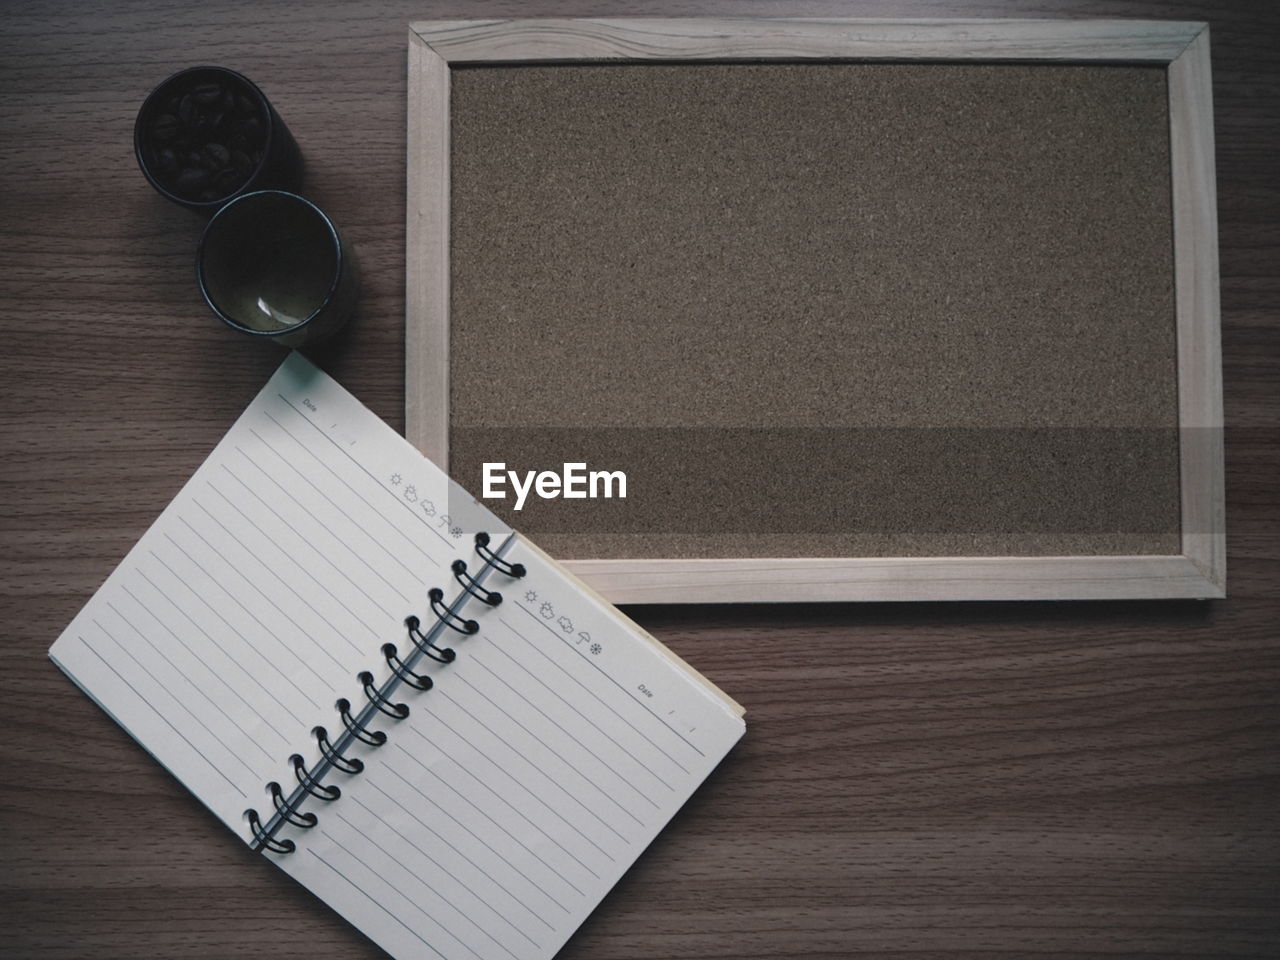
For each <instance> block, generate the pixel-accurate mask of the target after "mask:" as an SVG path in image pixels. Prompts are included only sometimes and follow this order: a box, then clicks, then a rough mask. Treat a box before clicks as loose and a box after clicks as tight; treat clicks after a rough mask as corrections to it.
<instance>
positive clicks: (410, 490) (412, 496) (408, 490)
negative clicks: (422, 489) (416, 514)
mask: <svg viewBox="0 0 1280 960" xmlns="http://www.w3.org/2000/svg"><path fill="white" fill-rule="evenodd" d="M404 498H405V499H406V500H408V501H409V502H410V503H413V502H414V501H415V500H417V499H418V488H417V487H415V486H414V485H413V484H412V483H411V484H409V485H408V486H407V487H405V488H404Z"/></svg>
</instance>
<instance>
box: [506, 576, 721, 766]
mask: <svg viewBox="0 0 1280 960" xmlns="http://www.w3.org/2000/svg"><path fill="white" fill-rule="evenodd" d="M516 606H517V607H518V608H519V609H521V610H523V611H524V612H525V613H527V614H528V615H529V616H530V617H531V618H532V619H533V621H534V622H535V623H537V624H538V626H540V627H542V628H543V629H544V630H546V631H547V632H548V633H550V634H551V636H553V637H555V638H556V639H557V640H558V641H560V643H562V644H564V645H565V646H566V647H568V648H569V649H570V650H572V651H573V652H574V653H575V654H577V655H578V658H579V659H581V660H582V662H583V663H587V664H590V665H591V666H592V667H594V668H595V669H596V670H597V671H598V672H599V674H600V675H601V676H602V677H604V678H605V679H607V680H608V681H609V682H610V683H612V684H613V685H614V686H615V687H617V688H618V689H619V690H621V691H622V692H623V693H625V694H626V695H627V697H628V698H629V699H630V700H631V702H632V703H636V704H639V706H640V707H641V708H642V709H643V710H644V712H645V713H647V714H648V715H649V716H651V717H653V719H655V720H657V721H658V723H660V724H662V727H663V729H664V730H669V731H671V732H672V733H674V734H675V735H676V736H677V737H679V738H680V739H681V740H682V741H683V742H684V743H686V744H688V745H689V747H691V748H692V749H693V750H694V751H695V752H696V753H697V754H698V756H700V757H705V756H706V754H705V753H703V752H702V751H701V750H699V749H698V745H697V744H696V743H694V742H693V741H692V740H690V739H689V738H688V737H686V736H685V735H684V734H683V733H681V732H680V731H679V730H677V729H676V728H675V727H673V726H671V724H669V723H667V721H666V720H664V719H662V717H660V716H659V715H658V714H656V713H654V712H653V708H652V707H650V706H649V705H648V704H647V703H645V702H644V701H643V700H641V699H640V698H639V697H637V696H636V695H635V694H634V693H633V692H632V691H630V690H628V689H627V688H626V687H624V686H623V685H622V684H620V683H619V682H618V681H617V680H616V679H614V678H613V677H612V676H611V675H610V674H609V672H608V671H607V670H605V669H604V667H602V666H600V664H598V663H593V662H592V661H591V660H590V659H589V658H588V657H587V655H586V654H584V653H583V652H582V651H581V650H579V649H578V648H577V647H576V646H574V645H573V644H571V643H569V641H568V640H566V639H565V638H564V637H563V636H561V635H560V634H558V633H556V632H555V631H554V630H552V629H551V628H550V627H549V626H547V624H546V623H545V622H543V621H542V620H540V619H539V618H538V617H537V616H535V615H534V613H533V611H532V610H530V609H529V608H528V607H526V606H525V605H524V604H522V603H520V602H519V601H516Z"/></svg>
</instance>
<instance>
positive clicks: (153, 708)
mask: <svg viewBox="0 0 1280 960" xmlns="http://www.w3.org/2000/svg"><path fill="white" fill-rule="evenodd" d="M77 637H78V639H79V640H80V642H81V643H82V644H84V646H85V649H87V650H88V651H89V652H90V653H92V654H93V655H94V656H95V657H97V658H98V659H99V660H101V661H102V665H103V666H104V667H106V668H107V669H108V670H110V671H111V672H112V673H114V674H115V675H116V677H117V678H118V679H119V680H120V682H121V683H123V684H124V685H125V686H126V687H128V688H129V689H130V690H131V691H133V695H134V696H135V697H137V698H138V699H139V700H141V701H142V702H143V703H145V704H146V705H147V706H148V707H150V708H151V712H152V713H154V714H155V715H156V716H157V717H159V718H160V719H161V720H162V721H164V724H165V726H167V727H168V728H169V729H170V730H172V731H173V732H174V733H176V734H177V735H178V736H179V737H181V738H182V742H183V743H185V744H186V745H187V746H189V747H190V748H191V749H192V750H194V751H195V753H196V755H197V756H199V757H200V759H201V760H203V761H204V762H205V763H207V764H208V765H209V768H210V769H211V770H213V772H214V773H216V774H217V775H218V776H220V777H221V778H222V779H223V780H225V781H227V783H228V784H230V786H231V788H232V789H233V790H235V792H236V793H238V794H240V796H242V797H245V798H246V799H248V797H247V795H246V794H245V792H244V791H243V790H241V789H240V787H239V785H238V784H237V783H236V782H235V781H234V780H232V779H231V778H230V777H228V776H227V775H226V774H225V773H224V772H223V771H222V768H221V767H219V766H218V765H217V764H216V763H214V762H213V761H212V760H210V759H209V758H208V757H207V756H206V755H205V753H204V751H203V750H201V749H200V748H199V747H197V746H196V745H195V744H194V743H192V742H191V741H190V740H189V739H187V736H186V734H184V733H183V732H182V731H181V730H179V729H178V728H177V727H175V726H174V725H173V723H172V722H170V720H169V718H168V717H166V716H165V715H164V714H163V713H161V712H160V711H159V710H158V709H156V706H155V704H153V703H152V702H151V701H150V700H148V699H147V698H146V697H144V696H143V695H142V694H141V693H139V692H138V688H137V687H135V686H134V685H133V684H132V683H130V682H129V681H128V679H127V678H126V677H125V676H124V675H123V674H122V673H120V671H119V670H117V669H116V668H115V667H113V666H112V665H111V664H110V663H109V662H108V661H107V659H106V657H104V656H103V655H102V654H100V653H99V652H98V651H97V650H96V649H94V646H93V644H91V643H90V642H89V641H88V640H86V639H85V638H84V636H83V635H80V634H77ZM122 649H123V648H122Z"/></svg>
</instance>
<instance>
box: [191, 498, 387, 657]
mask: <svg viewBox="0 0 1280 960" xmlns="http://www.w3.org/2000/svg"><path fill="white" fill-rule="evenodd" d="M205 482H206V485H207V486H208V487H209V489H210V490H212V491H213V492H214V493H217V494H218V495H219V496H222V497H223V499H224V500H225V499H226V497H225V496H224V495H223V494H222V492H221V491H220V490H218V489H217V488H216V487H215V486H214V485H213V484H212V482H210V481H205ZM191 502H192V503H194V504H195V505H196V506H197V507H199V508H200V509H201V510H203V511H204V512H205V515H206V516H208V518H209V519H210V520H212V521H213V522H214V523H216V524H217V525H218V526H219V527H221V528H222V530H223V532H224V533H226V535H227V536H229V537H230V538H231V539H232V540H234V541H235V542H236V543H237V544H239V545H240V549H242V550H243V551H244V552H245V553H246V554H247V555H248V556H250V557H252V558H253V559H254V560H255V561H256V562H257V564H258V566H259V567H261V568H262V569H263V570H265V571H266V572H268V573H270V574H271V575H272V576H273V577H275V578H276V582H277V583H279V584H280V585H281V586H282V587H284V588H285V589H286V590H288V591H289V592H290V593H291V594H293V596H294V598H295V599H296V600H297V601H298V603H300V604H302V605H303V606H304V607H306V608H307V609H308V610H310V611H311V612H312V613H313V614H315V615H316V616H317V617H318V618H319V619H320V620H322V621H323V622H324V624H325V626H327V627H328V628H329V629H330V630H332V631H333V633H334V635H335V636H337V637H341V638H342V639H343V640H345V641H346V642H347V645H348V646H350V647H351V648H352V649H353V650H355V651H356V652H357V653H358V654H360V655H361V656H364V655H366V654H367V653H368V651H367V650H364V649H362V648H361V647H360V645H359V644H357V643H356V642H355V641H354V640H352V639H351V638H350V637H348V636H347V635H346V633H344V632H343V631H342V630H339V629H338V627H337V625H336V624H335V623H334V622H333V621H332V620H330V619H329V618H328V617H327V616H325V614H324V613H323V612H322V611H321V610H319V609H317V607H316V605H315V604H313V603H312V602H311V601H310V600H308V599H307V598H306V597H304V596H303V595H302V594H301V593H299V592H298V589H297V588H296V587H295V586H294V585H293V584H291V583H290V582H289V581H288V580H286V579H284V577H282V576H280V573H279V572H278V571H277V570H275V569H274V568H273V567H272V566H271V564H269V563H267V562H266V561H265V560H263V559H262V556H261V554H259V553H258V552H257V551H255V550H253V549H252V548H251V547H249V546H248V544H246V543H245V542H244V541H243V540H241V539H240V538H239V537H237V536H236V535H235V534H234V533H233V532H232V531H231V530H230V529H228V528H227V527H226V525H225V524H223V522H222V521H221V520H219V519H218V518H217V517H216V516H214V514H213V512H212V511H210V510H209V508H208V507H206V506H205V505H204V504H203V503H201V502H200V501H199V500H196V499H194V498H192V501H191ZM241 516H244V514H241ZM182 519H183V522H184V523H186V518H185V517H184V518H182ZM245 520H246V521H248V522H249V523H251V524H252V523H253V521H252V520H249V518H248V517H245ZM188 526H190V524H188ZM254 529H255V530H258V527H257V525H256V524H254ZM258 532H259V533H260V534H262V536H264V537H266V534H265V533H263V532H262V531H261V530H258ZM201 539H204V538H203V537H202V538H201ZM205 542H206V543H207V542H208V541H205ZM273 545H274V542H273ZM277 549H279V548H278V547H277ZM218 555H219V556H222V554H221V553H219V554H218ZM223 560H224V561H226V557H223ZM227 562H229V561H227ZM254 588H255V589H258V588H257V585H256V584H255V585H254ZM258 592H259V593H262V591H261V590H258ZM263 597H264V599H266V600H267V602H268V603H270V604H271V605H272V606H273V607H275V608H276V609H277V610H279V611H280V613H281V615H283V616H284V618H285V619H286V620H293V617H291V616H290V615H289V614H287V613H285V612H284V611H283V610H281V609H280V607H279V605H278V604H277V603H276V602H275V601H274V600H271V599H270V598H269V597H266V595H265V594H263ZM308 637H310V634H308ZM326 652H328V651H326ZM329 657H330V659H334V658H333V655H332V654H329ZM335 662H336V660H335ZM338 666H339V667H343V665H342V664H338ZM343 669H345V667H344V668H343Z"/></svg>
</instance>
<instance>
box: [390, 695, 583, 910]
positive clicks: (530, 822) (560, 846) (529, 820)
mask: <svg viewBox="0 0 1280 960" xmlns="http://www.w3.org/2000/svg"><path fill="white" fill-rule="evenodd" d="M427 713H428V716H430V717H431V718H432V719H434V720H436V721H437V722H438V723H440V724H442V725H443V726H445V727H446V728H447V729H448V730H449V731H450V732H451V733H453V735H454V736H456V737H458V739H459V740H461V741H462V742H463V743H465V744H466V745H467V746H468V747H470V748H471V749H472V750H474V751H475V753H476V755H477V756H481V757H484V759H485V760H488V761H489V765H490V766H492V767H493V768H494V769H495V770H497V771H498V772H499V773H501V774H503V775H504V776H505V777H506V778H507V779H508V780H510V781H511V782H512V783H514V784H516V785H517V786H519V787H520V788H521V789H523V790H524V791H525V793H528V794H529V796H531V797H533V798H534V799H535V800H538V797H537V795H536V794H534V793H533V792H532V791H530V790H529V788H528V787H526V786H525V785H524V784H522V783H521V782H520V781H519V780H517V779H516V778H515V777H513V776H512V775H511V774H510V773H508V772H507V771H506V769H504V768H503V767H502V766H501V765H500V764H497V763H495V762H494V761H493V760H491V759H490V758H489V756H488V755H487V754H485V753H484V752H482V751H481V750H478V749H477V748H476V747H475V746H474V745H472V743H471V741H469V740H467V739H466V737H463V736H461V735H460V734H459V733H458V731H457V730H454V729H453V727H451V726H449V724H448V723H446V722H445V721H443V720H441V719H440V718H439V717H437V716H436V715H435V714H434V713H430V712H429V711H428V712H427ZM408 730H409V732H410V733H414V734H417V735H418V736H419V737H421V738H422V739H423V740H425V741H426V742H427V743H432V745H433V746H435V748H436V749H437V750H438V751H439V752H440V753H442V754H443V755H444V756H445V757H446V758H447V759H449V760H450V761H451V762H452V763H453V765H454V767H455V768H456V769H458V770H460V771H461V772H462V773H465V774H466V775H467V776H468V777H469V778H471V779H472V780H474V781H475V782H476V783H477V784H479V785H480V786H481V787H484V789H485V790H487V791H488V792H489V794H490V795H491V796H492V797H493V798H494V799H495V800H497V801H498V802H499V803H501V804H502V805H503V806H505V807H506V808H507V809H508V810H510V811H511V812H512V813H514V814H515V815H516V816H518V817H519V818H520V819H521V820H523V821H524V822H525V823H527V824H528V825H529V826H531V827H533V829H535V830H537V831H538V832H539V833H540V834H542V835H543V836H544V837H546V838H547V840H548V841H549V842H550V843H551V844H553V845H554V846H555V847H556V849H558V850H559V851H560V852H561V853H563V854H564V855H565V856H566V857H568V858H569V859H570V860H572V861H573V862H574V863H576V864H577V865H578V866H580V867H581V868H582V869H583V870H585V871H586V872H587V873H589V874H591V875H592V876H593V877H595V878H596V879H597V880H598V879H599V878H600V874H598V873H596V872H595V871H594V870H592V869H591V868H590V867H589V866H587V865H586V864H585V863H583V862H582V861H581V860H580V859H579V858H578V857H577V856H575V855H574V853H573V851H571V850H570V849H569V848H568V847H566V846H565V845H564V844H562V843H561V842H560V841H559V840H557V839H556V838H555V837H553V836H551V834H549V833H548V832H547V831H546V828H544V827H542V826H541V825H539V824H537V823H535V822H534V821H533V819H532V818H531V817H529V815H528V814H526V813H525V812H524V811H523V810H521V809H519V808H518V807H516V806H515V804H513V803H512V802H511V801H510V800H508V799H507V798H506V797H504V796H503V795H502V794H501V793H499V792H498V791H497V790H495V789H494V788H493V787H492V786H490V785H489V784H487V783H485V782H484V781H483V780H481V779H480V778H479V777H478V776H477V775H476V774H475V773H474V772H473V771H471V770H469V769H467V768H466V767H464V766H463V765H462V764H461V763H459V762H458V760H457V758H456V757H454V756H453V755H452V754H450V753H448V752H447V751H446V750H445V749H444V748H443V747H441V746H440V745H439V744H436V743H434V742H433V741H431V740H427V738H426V736H424V735H423V734H422V733H421V732H420V731H418V730H416V729H414V728H413V727H409V728H408ZM410 756H412V754H410ZM414 759H416V758H414ZM539 802H540V803H543V801H541V800H539ZM543 805H544V806H545V803H543ZM548 809H550V808H549V807H548ZM552 812H553V813H554V811H552ZM490 819H491V820H492V818H490ZM560 819H561V820H562V821H564V818H563V817H561V818H560ZM493 822H494V824H495V825H497V821H493ZM564 822H565V824H566V825H567V826H568V827H569V829H570V830H572V831H573V832H574V833H577V834H578V835H579V836H581V837H583V839H586V837H585V836H583V834H582V832H581V831H579V830H578V829H577V828H576V827H574V826H573V824H571V823H568V821H564ZM503 832H504V833H506V834H507V836H509V837H511V839H512V840H516V842H517V843H520V841H519V840H517V839H516V837H515V836H514V835H513V834H512V833H511V832H510V831H509V830H505V829H504V830H503ZM521 846H523V844H521ZM525 849H526V850H529V848H528V847H525ZM530 852H531V853H532V852H533V851H532V850H530ZM538 859H539V860H542V858H541V857H538ZM542 862H543V863H547V861H546V860H542ZM547 866H548V867H551V865H550V864H549V863H547ZM551 869H552V870H554V871H555V873H556V875H557V876H559V877H560V878H561V879H562V880H564V881H565V883H570V881H569V879H568V878H567V877H565V876H564V874H562V873H560V871H558V870H555V868H554V867H551ZM570 885H571V886H573V884H570ZM574 889H575V890H577V891H578V893H582V891H581V890H579V889H578V888H577V887H576V886H574Z"/></svg>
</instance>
